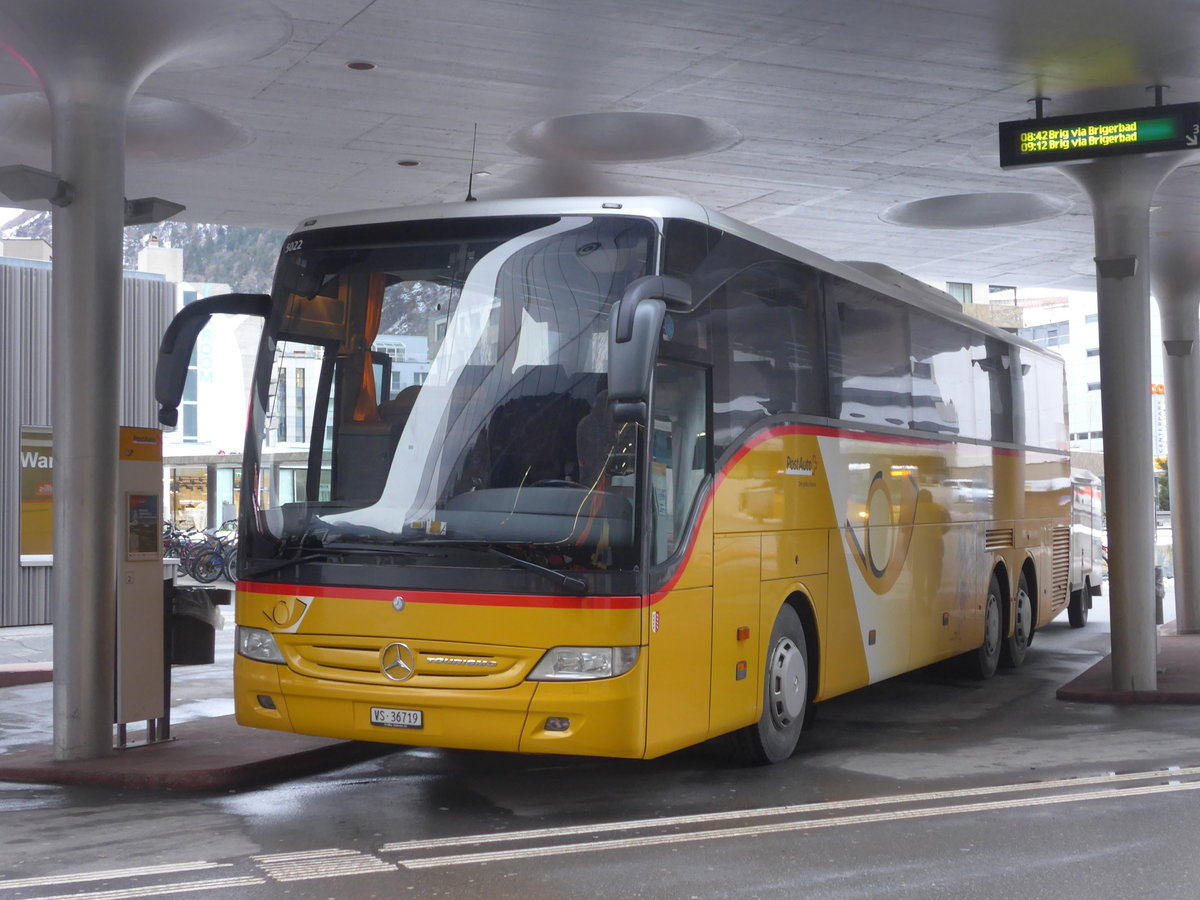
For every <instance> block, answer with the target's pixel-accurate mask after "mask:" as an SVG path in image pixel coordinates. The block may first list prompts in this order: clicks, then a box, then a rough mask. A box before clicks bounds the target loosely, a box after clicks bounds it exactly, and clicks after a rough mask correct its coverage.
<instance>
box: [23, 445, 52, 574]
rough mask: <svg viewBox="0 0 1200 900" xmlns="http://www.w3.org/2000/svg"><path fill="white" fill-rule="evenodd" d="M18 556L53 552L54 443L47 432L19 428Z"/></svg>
mask: <svg viewBox="0 0 1200 900" xmlns="http://www.w3.org/2000/svg"><path fill="white" fill-rule="evenodd" d="M20 459H21V524H20V553H21V556H49V555H50V554H51V553H53V552H54V441H53V438H52V437H51V435H50V429H49V428H46V427H43V426H39V425H23V426H21V436H20Z"/></svg>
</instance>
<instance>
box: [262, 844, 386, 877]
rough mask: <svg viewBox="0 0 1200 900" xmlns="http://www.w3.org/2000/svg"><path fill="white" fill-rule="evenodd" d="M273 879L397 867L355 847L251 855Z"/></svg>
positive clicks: (334, 875)
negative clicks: (351, 848) (349, 848)
mask: <svg viewBox="0 0 1200 900" xmlns="http://www.w3.org/2000/svg"><path fill="white" fill-rule="evenodd" d="M251 859H253V860H254V862H256V863H257V864H258V865H259V867H260V868H262V869H263V871H265V872H266V873H267V875H268V877H270V878H271V879H272V880H274V881H310V880H312V879H315V878H341V877H343V876H346V875H370V874H375V873H378V872H395V871H396V866H395V865H394V864H392V863H386V862H384V861H383V860H382V859H380V858H379V857H377V856H370V855H368V854H366V853H359V852H358V851H357V850H338V849H336V848H329V849H326V850H307V851H301V852H297V853H274V854H271V855H269V856H252V857H251Z"/></svg>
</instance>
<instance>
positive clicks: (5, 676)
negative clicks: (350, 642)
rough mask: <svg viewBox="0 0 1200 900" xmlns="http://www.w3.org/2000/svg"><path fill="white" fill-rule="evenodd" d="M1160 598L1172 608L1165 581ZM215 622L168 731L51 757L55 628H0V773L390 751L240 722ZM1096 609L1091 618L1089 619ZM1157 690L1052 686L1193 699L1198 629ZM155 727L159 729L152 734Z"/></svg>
mask: <svg viewBox="0 0 1200 900" xmlns="http://www.w3.org/2000/svg"><path fill="white" fill-rule="evenodd" d="M1167 589H1168V594H1167V597H1166V598H1165V601H1164V608H1165V609H1166V610H1167V611H1168V616H1170V614H1171V613H1172V612H1173V609H1174V597H1173V593H1172V585H1171V582H1170V581H1169V580H1168V582H1167ZM222 609H223V612H224V617H225V622H224V624H223V626H222V627H220V628H219V629H218V630H217V631H216V650H215V658H214V661H213V662H212V663H209V664H204V665H192V666H173V667H172V671H171V696H170V714H169V717H168V719H169V727H168V728H167V729H166V731H167V735H168V737H167V738H166V739H165V740H156V741H153V742H150V741H147V740H146V739H145V734H146V733H145V732H139V727H140V725H139V724H137V723H133V724H130V725H129V726H127V730H126V747H125V748H122V749H114V750H113V752H112V753H111V754H110V755H107V756H104V757H103V758H100V759H92V760H68V761H62V760H55V759H54V733H53V685H52V678H53V664H52V660H53V629H52V627H51V626H49V625H45V626H29V627H15V628H11V627H10V628H0V708H2V709H3V711H4V712H3V716H2V717H0V781H19V782H37V783H54V784H77V785H85V784H90V785H108V786H113V787H120V788H155V789H166V790H175V791H223V790H235V789H240V788H246V787H253V786H256V785H262V784H268V783H272V782H278V781H284V780H287V779H291V778H297V777H301V776H303V775H305V774H309V773H313V772H319V771H325V770H329V769H334V768H338V767H340V766H343V765H348V764H350V763H354V762H358V761H360V760H363V759H366V758H370V757H372V756H378V755H382V754H386V753H392V752H395V751H396V750H397V748H395V747H393V746H391V745H385V744H370V743H363V742H356V741H337V740H328V739H324V738H314V737H308V736H305V735H295V734H288V733H285V732H274V731H264V730H259V729H253V728H243V727H241V726H239V725H238V724H237V723H236V722H235V720H234V717H233V682H232V667H233V666H232V664H233V625H232V613H231V609H230V607H223V608H222ZM1097 619H1099V621H1096V620H1097ZM1093 622H1094V624H1093V625H1091V626H1090V627H1093V628H1103V629H1104V630H1107V601H1106V599H1105V598H1097V608H1096V609H1095V610H1093ZM1159 631H1160V635H1159V647H1158V668H1159V677H1158V690H1156V691H1136V692H1135V691H1122V690H1116V689H1114V687H1113V684H1112V674H1111V660H1110V658H1109V657H1108V656H1107V655H1106V656H1104V657H1103V658H1101V659H1100V660H1099V661H1098V662H1096V663H1095V664H1094V665H1092V666H1091V667H1090V668H1089V669H1087V670H1085V671H1084V672H1082V673H1081V674H1079V675H1077V676H1076V677H1074V678H1073V679H1071V680H1069V681H1068V682H1066V683H1064V684H1062V685H1061V686H1059V687H1058V689H1057V692H1056V696H1057V697H1058V699H1059V700H1060V701H1064V702H1063V706H1062V709H1063V718H1064V720H1066V719H1068V718H1069V717H1070V715H1071V710H1072V709H1073V708H1074V706H1073V704H1074V703H1110V704H1130V703H1132V704H1145V703H1184V704H1195V703H1200V635H1177V634H1174V633H1173V631H1174V629H1173V628H1172V626H1171V625H1170V624H1168V625H1166V626H1160V629H1159ZM156 736H157V737H162V735H161V733H160V734H158V735H156Z"/></svg>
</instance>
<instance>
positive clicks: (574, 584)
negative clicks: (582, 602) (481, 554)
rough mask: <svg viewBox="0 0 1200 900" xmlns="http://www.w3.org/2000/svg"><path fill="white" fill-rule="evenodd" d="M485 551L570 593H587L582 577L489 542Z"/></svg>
mask: <svg viewBox="0 0 1200 900" xmlns="http://www.w3.org/2000/svg"><path fill="white" fill-rule="evenodd" d="M487 551H488V553H490V554H492V555H493V556H498V557H500V558H501V559H506V560H508V561H509V562H510V563H514V564H515V565H518V566H520V567H521V568H522V569H528V570H529V571H530V572H537V573H538V574H539V575H543V576H545V577H546V578H548V579H550V580H551V581H553V582H555V583H556V584H558V585H559V586H560V587H562V588H565V589H566V590H567V591H569V592H570V593H572V594H579V595H580V596H582V595H583V594H586V593H587V582H586V581H584V580H583V579H582V578H576V577H575V576H574V575H568V574H567V573H566V572H559V571H558V570H557V569H548V568H546V567H545V566H539V565H538V564H537V563H535V562H530V561H529V560H527V559H521V557H519V556H513V555H512V554H511V553H505V552H504V551H503V550H498V549H496V548H495V547H493V546H491V545H490V544H489V545H488V546H487Z"/></svg>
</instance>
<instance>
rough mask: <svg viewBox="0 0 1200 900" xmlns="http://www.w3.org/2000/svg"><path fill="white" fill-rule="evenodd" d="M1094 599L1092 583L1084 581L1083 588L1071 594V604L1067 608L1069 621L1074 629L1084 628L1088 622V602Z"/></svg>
mask: <svg viewBox="0 0 1200 900" xmlns="http://www.w3.org/2000/svg"><path fill="white" fill-rule="evenodd" d="M1091 598H1092V585H1091V582H1089V581H1088V580H1086V579H1084V582H1083V588H1082V589H1081V590H1078V591H1072V592H1071V603H1070V605H1068V606H1067V621H1069V622H1070V623H1071V627H1072V628H1082V627H1083V626H1084V625H1086V624H1087V620H1088V601H1089V600H1090V599H1091Z"/></svg>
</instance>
